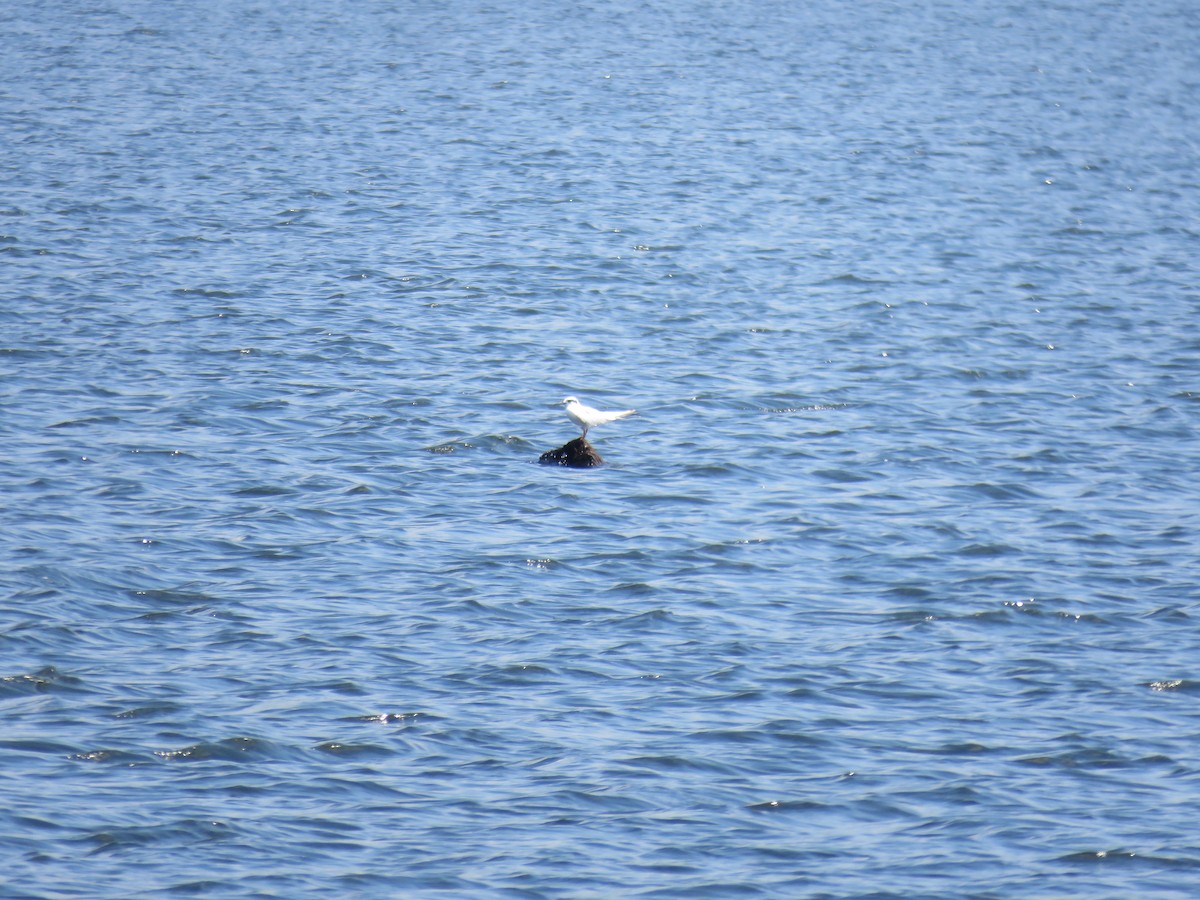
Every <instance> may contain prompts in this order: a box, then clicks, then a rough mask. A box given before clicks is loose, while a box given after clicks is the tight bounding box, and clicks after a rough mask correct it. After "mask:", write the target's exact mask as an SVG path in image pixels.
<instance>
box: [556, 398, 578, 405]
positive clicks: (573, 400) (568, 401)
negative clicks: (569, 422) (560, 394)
mask: <svg viewBox="0 0 1200 900" xmlns="http://www.w3.org/2000/svg"><path fill="white" fill-rule="evenodd" d="M559 402H561V403H562V404H563V405H564V406H566V405H568V404H570V403H578V402H579V400H578V399H577V398H575V397H564V398H563V399H562V400H561V401H559Z"/></svg>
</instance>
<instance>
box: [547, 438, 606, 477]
mask: <svg viewBox="0 0 1200 900" xmlns="http://www.w3.org/2000/svg"><path fill="white" fill-rule="evenodd" d="M538 462H540V463H544V464H545V465H547V466H570V467H571V468H573V469H590V468H592V467H593V466H602V465H604V460H602V459H601V458H600V454H599V453H597V452H596V448H595V447H593V446H592V445H591V444H589V443H588V442H587V439H586V438H581V437H577V438H575V440H573V441H569V442H568V443H566V444H563V445H562V446H561V447H559V448H558V449H557V450H547V451H546V452H545V453H543V454H542V455H541V456H539V457H538Z"/></svg>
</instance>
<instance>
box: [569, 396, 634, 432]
mask: <svg viewBox="0 0 1200 900" xmlns="http://www.w3.org/2000/svg"><path fill="white" fill-rule="evenodd" d="M562 402H563V403H564V404H565V405H566V407H567V418H568V419H570V420H571V421H572V422H574V423H575V424H576V425H578V426H579V427H580V428H582V429H583V434H582V435H581V437H585V438H586V437H587V433H588V429H589V428H595V427H596V426H597V425H606V424H607V423H609V422H615V421H616V420H617V419H623V418H625V417H626V416H632V415H633V414H634V413H635V412H637V410H636V409H620V410H616V409H614V410H599V409H592V407H590V406H584V405H583V404H582V403H580V402H579V401H578V400H577V399H575V398H574V397H567V398H566V399H565V400H563V401H562Z"/></svg>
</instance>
